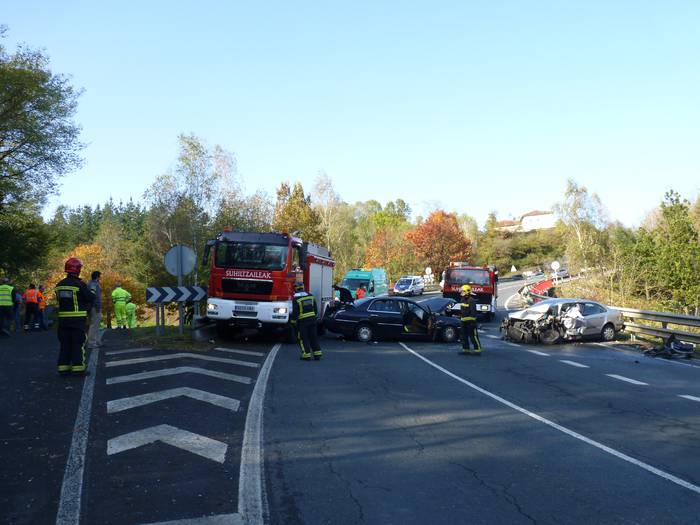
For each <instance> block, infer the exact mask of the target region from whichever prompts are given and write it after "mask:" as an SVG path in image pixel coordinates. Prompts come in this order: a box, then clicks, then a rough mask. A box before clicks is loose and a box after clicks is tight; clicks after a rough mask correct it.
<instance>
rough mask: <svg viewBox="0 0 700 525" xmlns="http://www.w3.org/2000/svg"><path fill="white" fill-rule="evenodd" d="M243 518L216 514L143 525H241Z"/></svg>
mask: <svg viewBox="0 0 700 525" xmlns="http://www.w3.org/2000/svg"><path fill="white" fill-rule="evenodd" d="M243 524H244V521H243V516H241V515H240V514H217V515H216V516H202V517H201V518H185V519H181V520H171V521H159V522H157V523H145V524H143V525H243Z"/></svg>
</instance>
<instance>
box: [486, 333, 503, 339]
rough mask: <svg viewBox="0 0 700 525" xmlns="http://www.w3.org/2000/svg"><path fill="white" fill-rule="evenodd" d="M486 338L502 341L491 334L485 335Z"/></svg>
mask: <svg viewBox="0 0 700 525" xmlns="http://www.w3.org/2000/svg"><path fill="white" fill-rule="evenodd" d="M484 336H485V337H489V338H491V339H500V337H498V336H497V335H491V334H484Z"/></svg>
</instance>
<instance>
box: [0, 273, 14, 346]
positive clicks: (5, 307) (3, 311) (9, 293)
mask: <svg viewBox="0 0 700 525" xmlns="http://www.w3.org/2000/svg"><path fill="white" fill-rule="evenodd" d="M13 296H14V287H13V286H12V285H11V284H10V280H9V279H8V278H7V277H3V278H2V279H0V335H1V336H5V337H9V335H10V325H11V324H12V303H13ZM5 323H7V328H6V327H5Z"/></svg>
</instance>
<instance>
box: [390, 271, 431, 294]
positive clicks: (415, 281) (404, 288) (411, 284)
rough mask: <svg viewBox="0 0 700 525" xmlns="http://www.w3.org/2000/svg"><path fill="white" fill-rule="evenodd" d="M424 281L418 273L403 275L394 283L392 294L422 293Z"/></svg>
mask: <svg viewBox="0 0 700 525" xmlns="http://www.w3.org/2000/svg"><path fill="white" fill-rule="evenodd" d="M424 291H425V281H424V280H423V278H422V277H421V276H419V275H404V276H403V277H401V279H399V280H398V281H396V284H395V285H394V295H422V294H423V292H424Z"/></svg>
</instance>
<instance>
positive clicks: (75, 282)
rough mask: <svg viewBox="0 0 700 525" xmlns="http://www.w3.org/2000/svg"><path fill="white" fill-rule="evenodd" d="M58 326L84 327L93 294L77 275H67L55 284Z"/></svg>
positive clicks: (92, 300)
mask: <svg viewBox="0 0 700 525" xmlns="http://www.w3.org/2000/svg"><path fill="white" fill-rule="evenodd" d="M56 300H57V302H58V326H59V328H85V320H86V319H87V315H88V312H89V311H90V308H91V307H92V303H93V302H94V300H95V294H93V293H92V291H91V290H90V289H89V288H88V287H87V284H85V282H83V281H82V280H81V279H79V278H78V277H75V276H73V275H69V276H68V277H66V278H65V279H63V280H62V281H59V282H58V284H57V285H56Z"/></svg>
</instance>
